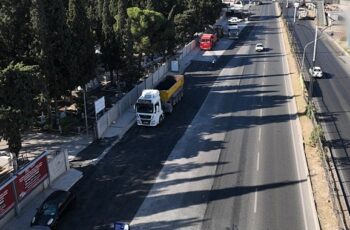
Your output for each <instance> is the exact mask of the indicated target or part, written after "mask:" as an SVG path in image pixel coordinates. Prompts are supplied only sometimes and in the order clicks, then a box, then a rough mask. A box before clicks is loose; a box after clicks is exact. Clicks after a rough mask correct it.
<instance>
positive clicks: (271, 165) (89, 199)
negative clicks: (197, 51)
mask: <svg viewBox="0 0 350 230" xmlns="http://www.w3.org/2000/svg"><path fill="white" fill-rule="evenodd" d="M259 11H261V12H262V13H263V14H262V15H263V17H262V18H261V19H262V20H261V22H257V25H256V26H255V27H254V28H253V31H252V32H251V33H250V34H249V33H247V35H246V36H247V37H245V38H242V41H240V42H238V43H237V44H235V45H232V46H231V47H230V48H229V49H228V50H229V52H228V53H227V54H224V55H223V56H221V57H220V58H219V59H218V61H217V63H216V64H215V66H214V67H212V66H210V65H209V63H208V62H207V61H194V62H193V63H192V64H191V65H190V66H189V68H188V69H187V73H188V74H187V75H186V85H185V95H186V96H185V97H184V99H183V101H181V103H179V104H178V106H177V107H176V109H175V110H174V113H173V114H172V115H171V116H169V117H167V119H166V120H165V122H164V123H163V124H162V125H161V126H160V127H157V128H142V127H133V128H132V129H131V130H130V131H129V132H128V133H127V134H126V136H125V137H124V138H123V139H122V140H121V142H120V143H118V144H117V145H116V146H115V147H114V148H112V149H111V151H110V152H109V153H108V154H107V155H106V156H105V158H104V159H103V160H101V162H100V163H99V164H97V165H96V166H86V167H79V161H80V160H81V161H84V160H86V159H88V158H94V157H96V154H97V152H99V151H100V149H102V148H103V147H104V145H108V144H110V142H111V141H112V140H106V141H105V142H101V143H99V144H96V145H95V146H94V147H91V148H89V149H87V150H86V151H84V152H82V153H81V154H80V158H81V159H79V158H78V159H77V160H76V161H75V162H74V165H75V167H77V168H79V169H81V170H82V171H83V172H84V177H83V179H82V180H81V181H80V182H79V183H78V184H76V185H75V186H74V187H73V191H75V192H76V194H77V203H76V205H75V207H74V209H72V210H71V211H70V212H68V213H67V215H65V216H64V217H63V218H62V221H61V223H62V224H61V225H60V226H59V229H110V224H111V223H113V222H114V221H126V222H131V221H133V219H136V220H137V218H139V223H140V224H139V225H138V226H135V227H136V228H139V229H317V227H316V225H315V222H314V216H313V215H314V213H313V206H312V202H311V199H312V197H311V193H310V191H309V190H308V186H307V183H306V179H307V176H306V171H305V168H304V163H303V158H302V152H300V149H301V146H300V143H301V142H299V141H300V139H299V138H300V137H299V136H298V131H297V128H296V127H297V123H296V120H295V116H293V113H294V112H293V100H292V97H290V96H289V95H291V92H290V91H289V86H288V84H287V83H288V78H287V75H286V73H287V72H288V70H287V67H286V65H285V64H283V58H282V57H283V56H282V52H281V50H283V48H281V47H280V46H281V43H280V38H279V31H278V29H277V21H276V20H277V19H276V18H275V11H274V6H273V5H272V4H266V5H263V6H259ZM243 41H244V42H243ZM258 41H259V42H260V41H261V42H263V43H264V44H265V45H266V47H268V50H267V52H263V53H260V54H256V53H255V51H254V46H255V44H256V43H257V42H258ZM223 69H224V71H223ZM225 69H226V70H225ZM217 76H219V77H217ZM203 104H204V105H205V106H202V105H203ZM210 105H212V106H210ZM184 136H185V137H189V138H182V137H184ZM192 137H193V139H191V138H192ZM174 150H177V151H176V152H175V153H174ZM181 150H184V151H181ZM197 150H199V151H197ZM196 159H198V161H196ZM215 159H216V160H215ZM207 160H208V161H207ZM184 162H185V163H184ZM163 166H164V168H163ZM162 169H163V170H162ZM164 169H166V170H165V171H164ZM179 172H180V174H179ZM174 175H177V176H179V177H177V176H174ZM197 175H200V176H198V177H196V176H197ZM169 178H174V180H169ZM182 185H186V187H183V186H182ZM191 185H192V186H191ZM197 185H198V187H197ZM202 187H203V189H202V190H201V188H202ZM154 188H156V189H157V190H154ZM183 188H188V191H184V190H181V189H183ZM204 188H205V189H204ZM172 189H175V190H174V191H172ZM176 189H178V191H180V192H178V193H177V192H176V191H177V190H176ZM158 193H159V194H158ZM163 193H165V195H162V194H163ZM147 195H150V196H149V197H148V198H147V199H145V198H146V197H147ZM152 196H153V197H152ZM154 196H156V197H154ZM149 198H150V199H149ZM152 201H154V202H152ZM143 207H146V208H143ZM192 208H193V209H192ZM178 210H180V212H179V211H178ZM188 210H196V211H198V213H199V214H200V215H201V216H199V218H198V217H197V218H196V217H193V218H185V217H183V216H181V215H184V214H186V213H188ZM182 211H183V214H181V212H182ZM148 212H149V213H148ZM163 213H164V215H168V217H169V221H162V222H157V220H156V219H154V220H151V222H152V223H150V222H147V221H148V219H147V218H148V217H149V216H151V215H155V218H162V216H164V215H163ZM174 213H176V215H179V216H176V215H174ZM193 215H196V213H195V214H193ZM143 218H145V219H143Z"/></svg>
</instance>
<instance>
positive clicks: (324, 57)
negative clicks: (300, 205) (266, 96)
mask: <svg viewBox="0 0 350 230" xmlns="http://www.w3.org/2000/svg"><path fill="white" fill-rule="evenodd" d="M285 14H286V15H288V16H289V17H288V18H289V20H290V21H292V15H293V9H289V10H288V11H287V9H285ZM295 32H296V37H297V39H298V42H299V45H300V47H302V48H301V49H303V47H305V45H306V44H307V43H308V42H310V41H313V40H314V36H315V29H314V26H313V21H310V20H297V23H296V24H295ZM318 36H319V37H320V39H319V40H318V42H317V49H316V51H317V52H316V62H315V65H318V66H320V67H321V68H322V70H323V71H324V73H325V77H324V78H322V79H317V80H315V83H314V85H313V86H314V87H313V93H312V94H313V100H314V102H315V104H316V106H317V109H318V111H319V114H318V115H319V120H320V122H321V124H322V127H323V128H324V131H325V136H326V140H327V142H328V144H329V146H330V147H331V148H332V156H333V159H334V162H335V165H336V167H337V170H338V173H339V175H340V177H341V181H342V185H343V188H344V191H345V193H346V198H347V200H348V202H350V155H349V154H350V100H349V98H350V90H349V86H350V66H349V62H348V63H346V62H344V60H345V58H346V57H344V56H343V55H344V54H343V51H341V50H339V48H338V47H336V46H335V45H334V44H333V43H332V42H330V41H329V40H328V39H327V37H326V36H325V35H324V34H323V33H322V32H321V31H319V34H318ZM312 52H313V45H310V46H309V48H306V56H305V57H306V61H305V64H306V66H308V67H309V66H311V65H312ZM348 60H349V59H348Z"/></svg>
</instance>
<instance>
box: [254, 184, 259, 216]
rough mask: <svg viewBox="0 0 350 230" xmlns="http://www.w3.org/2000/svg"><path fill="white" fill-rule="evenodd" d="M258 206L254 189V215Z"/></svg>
mask: <svg viewBox="0 0 350 230" xmlns="http://www.w3.org/2000/svg"><path fill="white" fill-rule="evenodd" d="M257 206H258V189H257V188H256V189H255V195H254V213H256V208H257Z"/></svg>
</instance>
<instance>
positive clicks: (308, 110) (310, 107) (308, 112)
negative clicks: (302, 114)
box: [306, 102, 315, 119]
mask: <svg viewBox="0 0 350 230" xmlns="http://www.w3.org/2000/svg"><path fill="white" fill-rule="evenodd" d="M314 112H315V106H314V105H313V104H312V102H309V103H308V104H307V106H306V116H307V117H308V118H309V119H312V117H313V116H314Z"/></svg>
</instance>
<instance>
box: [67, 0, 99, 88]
mask: <svg viewBox="0 0 350 230" xmlns="http://www.w3.org/2000/svg"><path fill="white" fill-rule="evenodd" d="M67 25H68V28H69V32H70V42H71V46H70V48H71V49H70V57H71V60H70V64H71V65H70V73H71V74H70V75H71V78H70V79H71V84H70V86H71V88H72V87H76V86H78V85H83V84H86V83H87V82H88V81H89V80H91V79H93V78H94V76H95V74H94V71H95V66H96V62H95V49H94V41H93V38H92V33H91V27H90V22H89V20H88V18H87V16H86V12H85V9H84V6H83V4H82V2H81V0H69V3H68V15H67Z"/></svg>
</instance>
